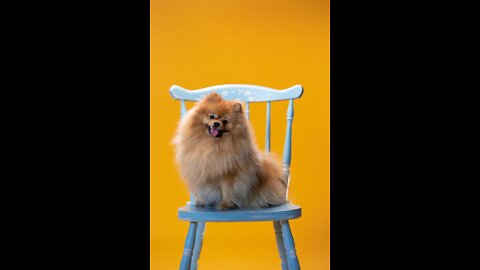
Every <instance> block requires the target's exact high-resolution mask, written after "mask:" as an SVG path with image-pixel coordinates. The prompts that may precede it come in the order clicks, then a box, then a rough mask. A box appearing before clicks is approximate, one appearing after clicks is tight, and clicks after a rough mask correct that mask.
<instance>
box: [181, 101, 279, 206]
mask: <svg viewBox="0 0 480 270" xmlns="http://www.w3.org/2000/svg"><path fill="white" fill-rule="evenodd" d="M210 114H214V115H215V116H216V118H215V119H210V118H209V115H210ZM222 120H227V121H228V123H226V124H223V123H222ZM214 122H220V123H221V125H220V128H219V130H225V131H228V132H223V133H222V136H221V137H214V136H212V135H210V132H209V128H208V127H209V126H212V125H213V123H214ZM173 143H174V144H175V146H176V149H175V150H176V161H177V163H178V164H179V166H180V172H181V175H182V177H183V178H184V179H185V180H186V183H187V185H188V187H189V189H190V192H192V193H193V194H194V196H195V198H196V200H197V204H200V205H210V206H217V207H218V208H220V209H227V208H234V207H247V208H259V207H267V206H270V205H278V204H282V203H284V202H285V197H286V181H285V179H283V172H282V166H281V164H280V163H279V162H278V160H277V159H276V158H275V157H274V156H272V155H270V154H266V153H263V152H260V151H259V150H258V148H257V146H256V145H255V144H254V136H253V131H252V128H251V126H250V123H249V122H248V121H247V119H246V118H245V116H244V114H243V109H242V104H241V103H240V102H238V101H227V100H224V99H222V97H221V96H220V95H218V94H217V93H214V92H213V93H210V94H209V95H207V96H206V97H205V98H204V99H203V100H201V101H200V102H198V103H197V104H196V106H195V107H193V108H192V109H191V110H189V111H188V113H187V114H186V115H185V116H184V117H183V119H182V120H181V121H180V123H179V125H178V130H177V135H176V136H175V138H174V140H173Z"/></svg>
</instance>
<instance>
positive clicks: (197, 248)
mask: <svg viewBox="0 0 480 270" xmlns="http://www.w3.org/2000/svg"><path fill="white" fill-rule="evenodd" d="M204 231H205V222H198V225H197V232H196V233H195V245H194V247H193V256H192V265H191V266H190V270H197V268H198V264H197V262H198V258H199V257H200V252H201V251H202V244H203V233H204Z"/></svg>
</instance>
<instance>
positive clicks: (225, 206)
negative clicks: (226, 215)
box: [217, 202, 236, 210]
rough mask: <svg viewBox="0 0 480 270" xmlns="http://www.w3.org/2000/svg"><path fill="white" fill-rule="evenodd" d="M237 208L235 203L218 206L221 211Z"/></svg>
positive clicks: (223, 203) (222, 203) (224, 203)
mask: <svg viewBox="0 0 480 270" xmlns="http://www.w3.org/2000/svg"><path fill="white" fill-rule="evenodd" d="M235 207H236V205H235V204H234V203H227V202H221V203H220V204H219V205H218V206H217V208H218V209H219V210H226V209H233V208H235Z"/></svg>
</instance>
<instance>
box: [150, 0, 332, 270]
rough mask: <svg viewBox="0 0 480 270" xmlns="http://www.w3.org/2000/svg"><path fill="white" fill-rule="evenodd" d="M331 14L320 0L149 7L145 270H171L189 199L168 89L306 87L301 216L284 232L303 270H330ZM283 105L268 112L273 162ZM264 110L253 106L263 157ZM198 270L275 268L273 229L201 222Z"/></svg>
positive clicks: (175, 109)
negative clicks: (181, 173) (176, 149)
mask: <svg viewBox="0 0 480 270" xmlns="http://www.w3.org/2000/svg"><path fill="white" fill-rule="evenodd" d="M329 13H330V4H329V1H328V0H327V1H315V0H309V1H307V0H289V1H284V0H269V1H266V0H248V1H247V0H228V1H227V0H209V1H201V0H176V1H170V0H151V2H150V17H151V19H150V29H151V30H150V37H151V39H150V40H151V41H150V59H151V64H150V78H151V79H150V82H151V91H150V106H151V111H150V114H151V115H150V117H151V121H150V129H151V132H150V140H151V161H150V172H151V182H150V196H151V200H150V209H151V210H150V217H151V221H150V224H151V226H150V228H151V229H150V235H151V236H150V241H151V244H150V247H151V248H150V262H151V269H155V270H160V269H178V266H179V264H180V259H181V255H182V251H183V244H184V241H185V236H186V233H187V230H188V223H186V222H183V221H180V220H178V218H177V209H178V208H179V207H180V206H182V205H184V204H185V202H186V201H188V198H189V197H188V190H187V188H186V186H185V184H184V183H183V182H182V181H181V179H180V178H179V174H178V171H177V167H176V165H175V163H174V160H173V155H174V154H173V147H172V145H171V144H170V140H171V138H172V137H173V135H174V132H175V127H176V122H177V120H178V119H179V117H180V115H179V112H180V109H179V104H178V102H177V101H174V100H173V99H172V98H170V96H169V93H168V90H169V87H170V86H171V85H172V84H178V85H180V86H183V87H185V88H189V89H195V88H202V87H206V86H211V85H216V84H226V83H241V84H257V85H263V86H267V87H272V88H277V89H283V88H287V87H290V86H292V85H295V84H302V85H303V86H304V89H305V90H304V94H303V96H302V98H301V99H298V100H296V102H295V119H294V122H293V150H292V151H293V152H292V163H291V184H290V191H289V199H290V200H292V201H293V203H295V204H298V205H301V206H302V208H303V216H302V217H301V218H300V219H296V220H293V221H291V223H290V224H291V227H292V231H293V234H294V237H295V243H296V247H297V254H298V256H299V259H300V264H301V267H302V269H307V270H308V269H329V268H330V260H329V257H330V252H329V247H330V205H329V201H330V197H329V193H330V186H329V176H330V175H329V173H330V171H329V167H330V163H329V155H330V154H329V149H330V148H329V144H330V141H329V140H330V137H329V133H330V131H329V118H330V114H329V110H330V107H329V102H330V100H329V98H330V96H329V91H330V90H329V87H330V81H329V76H330V74H329V65H330V59H329V54H330V51H329V50H330V47H329V43H330V42H329V41H330V36H329V34H330V31H329V29H330V23H329V22H330V15H329ZM191 106H192V104H188V107H189V108H190V107H191ZM286 106H287V104H286V103H285V102H275V103H273V104H272V113H273V114H274V115H276V116H278V117H276V118H275V119H272V120H273V121H272V132H273V134H272V151H273V152H275V153H277V154H279V155H281V154H282V151H283V140H284V137H283V136H284V132H285V125H286V124H285V122H286V119H285V118H286ZM264 109H265V106H262V105H259V104H252V106H251V121H252V123H253V126H254V128H255V131H256V134H257V142H258V144H259V145H260V146H261V147H262V148H263V145H264V142H265V139H264V127H265V110H264ZM199 268H201V269H207V270H215V269H218V270H220V269H222V270H224V269H250V270H253V269H263V270H268V269H280V259H279V255H278V253H277V248H276V243H275V235H274V232H273V225H272V224H271V223H270V222H254V223H207V227H206V230H205V241H204V244H203V250H202V253H201V255H200V261H199Z"/></svg>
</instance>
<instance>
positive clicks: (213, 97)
mask: <svg viewBox="0 0 480 270" xmlns="http://www.w3.org/2000/svg"><path fill="white" fill-rule="evenodd" d="M204 100H205V101H206V102H210V103H216V102H219V101H221V100H222V96H220V95H219V94H218V93H216V92H211V93H210V94H208V95H206V96H205V98H204Z"/></svg>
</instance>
